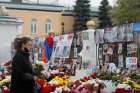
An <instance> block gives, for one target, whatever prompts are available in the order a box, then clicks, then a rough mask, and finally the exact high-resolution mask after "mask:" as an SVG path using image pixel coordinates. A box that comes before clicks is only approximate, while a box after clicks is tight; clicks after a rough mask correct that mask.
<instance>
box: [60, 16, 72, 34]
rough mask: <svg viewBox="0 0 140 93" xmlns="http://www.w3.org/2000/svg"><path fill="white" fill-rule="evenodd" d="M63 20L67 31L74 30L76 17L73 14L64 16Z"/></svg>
mask: <svg viewBox="0 0 140 93" xmlns="http://www.w3.org/2000/svg"><path fill="white" fill-rule="evenodd" d="M62 21H63V23H64V31H65V33H69V32H73V25H74V17H73V16H63V17H62Z"/></svg>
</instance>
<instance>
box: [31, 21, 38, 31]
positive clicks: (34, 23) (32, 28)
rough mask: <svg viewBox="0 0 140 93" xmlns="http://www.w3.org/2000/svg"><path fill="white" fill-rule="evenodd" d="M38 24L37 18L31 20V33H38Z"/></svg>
mask: <svg viewBox="0 0 140 93" xmlns="http://www.w3.org/2000/svg"><path fill="white" fill-rule="evenodd" d="M36 26H37V21H36V19H32V20H31V33H32V34H36V33H37V31H36Z"/></svg>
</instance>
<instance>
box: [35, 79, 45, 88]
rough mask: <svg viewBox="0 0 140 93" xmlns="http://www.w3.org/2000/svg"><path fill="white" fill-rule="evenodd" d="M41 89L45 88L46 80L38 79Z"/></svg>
mask: <svg viewBox="0 0 140 93" xmlns="http://www.w3.org/2000/svg"><path fill="white" fill-rule="evenodd" d="M36 82H37V83H38V84H39V85H40V86H41V87H43V85H44V84H45V80H42V79H38V80H37V81H36Z"/></svg>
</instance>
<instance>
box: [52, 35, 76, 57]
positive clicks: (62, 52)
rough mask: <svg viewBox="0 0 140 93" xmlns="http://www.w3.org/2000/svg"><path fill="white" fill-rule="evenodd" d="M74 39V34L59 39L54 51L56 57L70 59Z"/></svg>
mask: <svg viewBox="0 0 140 93" xmlns="http://www.w3.org/2000/svg"><path fill="white" fill-rule="evenodd" d="M73 37H74V34H66V35H61V36H59V37H57V38H58V42H57V44H56V49H55V51H54V57H58V58H69V55H70V50H71V44H72V41H73Z"/></svg>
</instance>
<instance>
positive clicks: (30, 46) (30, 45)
mask: <svg viewBox="0 0 140 93" xmlns="http://www.w3.org/2000/svg"><path fill="white" fill-rule="evenodd" d="M25 48H26V49H28V51H31V50H32V41H28V42H27V43H26V44H24V49H25Z"/></svg>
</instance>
